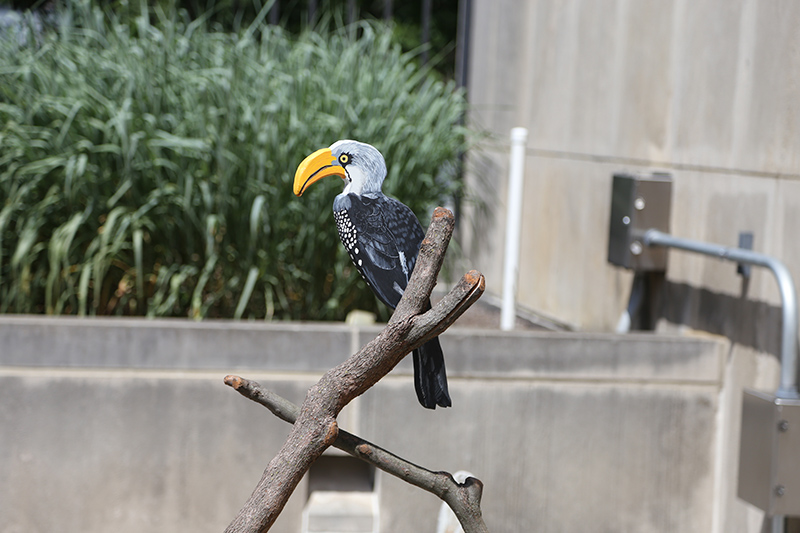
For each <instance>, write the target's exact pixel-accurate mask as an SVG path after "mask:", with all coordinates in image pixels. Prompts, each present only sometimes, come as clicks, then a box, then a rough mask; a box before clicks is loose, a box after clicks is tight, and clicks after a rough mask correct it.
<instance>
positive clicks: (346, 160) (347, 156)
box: [339, 154, 350, 165]
mask: <svg viewBox="0 0 800 533" xmlns="http://www.w3.org/2000/svg"><path fill="white" fill-rule="evenodd" d="M349 162H350V154H342V155H340V156H339V164H340V165H346V164H347V163H349Z"/></svg>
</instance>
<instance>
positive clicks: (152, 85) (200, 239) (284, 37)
mask: <svg viewBox="0 0 800 533" xmlns="http://www.w3.org/2000/svg"><path fill="white" fill-rule="evenodd" d="M72 5H73V7H72V11H71V12H70V16H71V22H66V23H64V24H61V25H59V27H58V29H57V31H56V32H52V34H46V35H45V36H44V37H42V38H37V39H38V40H37V41H36V42H31V43H28V44H27V45H24V46H21V45H20V44H19V43H18V41H17V40H16V39H8V38H6V39H2V38H0V312H18V313H52V314H98V315H100V314H139V315H141V314H146V315H149V316H192V317H198V318H199V317H229V316H236V317H258V318H261V317H266V318H278V319H341V318H342V317H343V316H344V315H345V314H346V313H347V312H348V311H349V310H351V309H353V308H362V309H373V310H379V309H380V306H379V305H377V304H376V300H375V298H374V297H373V296H372V294H371V291H369V289H367V288H366V286H365V285H364V284H363V282H362V281H361V280H360V277H359V276H358V274H357V272H356V271H355V269H354V268H353V267H352V266H351V264H350V261H349V259H348V258H347V255H346V254H345V253H344V251H343V249H342V247H341V245H340V244H339V241H338V237H337V234H336V230H335V224H334V222H333V216H332V212H331V204H332V201H333V197H334V196H335V195H336V194H337V193H338V192H339V191H340V190H341V186H342V184H341V182H340V181H339V180H335V179H333V178H331V179H330V180H329V181H328V180H323V181H322V182H320V183H319V184H316V185H315V186H314V187H312V189H311V190H310V191H309V192H307V193H306V194H304V196H303V197H302V198H295V197H294V196H293V194H292V187H291V184H292V178H293V176H294V171H295V169H296V167H297V165H298V164H299V162H300V161H301V160H302V159H303V157H304V156H305V155H307V154H309V153H310V152H311V151H313V150H315V149H317V148H320V147H324V146H328V145H330V144H331V143H332V142H334V141H336V140H338V139H341V138H352V139H358V140H361V141H365V142H370V143H372V144H374V145H375V146H376V147H377V148H378V149H380V150H381V151H382V152H383V154H384V156H385V157H386V160H387V166H388V168H389V169H390V171H389V176H388V178H387V180H386V187H385V190H386V192H387V193H388V194H391V195H394V196H395V197H397V198H399V199H401V200H402V201H403V202H404V203H406V204H408V205H409V206H410V207H411V208H412V209H414V211H415V212H416V213H417V214H418V216H419V217H420V219H421V221H422V222H423V225H427V222H428V220H429V216H430V211H431V209H432V207H433V206H434V204H437V203H440V202H441V201H443V200H445V199H446V198H448V197H450V196H451V195H452V194H453V193H454V192H455V188H456V187H457V183H458V181H457V180H456V179H455V170H454V169H455V165H454V162H455V161H456V160H457V155H458V153H459V152H460V151H461V150H462V149H463V147H464V134H463V131H462V130H461V129H460V128H458V127H457V126H456V124H457V123H458V120H459V118H460V116H461V114H462V113H463V111H464V109H465V102H464V98H463V95H461V94H460V93H459V92H457V91H456V90H455V89H454V87H453V86H452V85H450V84H446V83H443V82H441V81H439V80H437V79H436V77H434V76H432V75H431V74H430V72H428V71H420V70H418V69H417V67H415V65H414V62H413V58H412V57H411V56H410V55H408V54H404V53H403V52H402V51H401V50H400V49H399V47H398V46H397V45H395V44H394V43H393V42H392V40H391V30H390V28H388V27H386V26H383V25H380V24H377V23H362V24H360V25H358V27H357V28H353V27H351V28H341V29H338V30H335V31H332V32H326V33H324V34H321V33H316V32H312V31H307V32H304V33H302V34H301V35H299V36H294V37H293V36H290V35H288V34H286V33H285V32H283V31H282V30H281V29H279V28H276V27H271V26H264V25H262V22H261V21H262V20H263V15H264V14H265V11H262V13H260V16H259V17H257V18H256V22H255V23H254V25H253V26H251V27H249V28H247V29H245V30H243V31H241V32H239V33H223V32H214V31H211V30H209V29H208V28H207V27H206V26H205V24H204V23H203V21H202V19H198V20H195V21H190V20H189V18H188V17H185V16H183V17H181V16H180V13H179V14H178V15H176V14H175V13H173V14H172V15H170V16H169V17H167V16H166V15H163V12H160V11H159V12H155V13H153V12H149V11H147V10H145V11H146V12H144V13H142V14H140V16H138V17H136V18H135V19H134V23H133V24H131V23H128V22H124V23H123V22H120V21H119V20H116V19H115V18H114V17H113V15H109V14H107V13H103V12H101V11H99V10H98V9H97V8H92V7H90V4H89V3H88V2H77V1H76V2H73V3H72ZM153 18H156V19H158V20H157V21H156V23H152V22H151V21H152V20H153ZM256 29H257V30H258V32H257V33H258V34H257V35H256ZM381 313H383V316H384V317H385V316H386V314H385V311H381Z"/></svg>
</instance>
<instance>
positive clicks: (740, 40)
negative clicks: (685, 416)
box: [460, 0, 800, 532]
mask: <svg viewBox="0 0 800 533" xmlns="http://www.w3.org/2000/svg"><path fill="white" fill-rule="evenodd" d="M797 28H800V2H796V1H794V0H784V1H777V0H775V1H773V0H770V1H768V2H762V1H758V0H692V1H689V0H683V1H678V0H676V1H665V0H616V1H615V0H585V1H579V0H575V1H568V0H538V1H537V0H518V1H510V0H501V1H497V0H474V1H473V13H472V27H471V39H472V40H471V43H472V49H471V54H472V56H471V58H470V72H469V74H470V79H469V97H470V101H471V104H472V106H473V107H472V109H473V110H472V113H471V117H470V118H471V123H472V124H473V125H474V126H478V127H481V128H485V129H487V130H488V131H489V132H490V133H491V134H492V135H491V138H489V139H488V140H486V141H485V142H483V143H481V145H480V147H479V148H477V149H475V150H473V151H472V152H471V153H470V154H469V164H470V175H469V177H468V183H469V185H470V193H471V194H473V195H480V196H481V197H482V199H483V200H485V201H486V202H487V205H486V206H485V209H483V210H478V209H476V208H475V207H474V206H467V207H466V208H465V209H464V212H463V215H462V217H461V221H460V222H461V227H460V230H461V231H462V233H461V238H462V241H463V243H464V247H465V250H466V251H467V255H468V260H469V264H470V266H471V267H474V268H478V269H480V270H481V271H482V272H483V273H484V274H485V275H486V279H487V288H488V291H489V293H490V294H491V293H493V294H494V295H499V294H500V292H501V288H502V282H503V279H502V277H503V272H502V257H503V243H504V235H505V233H504V224H505V202H506V179H507V173H508V163H507V159H508V153H509V141H508V137H509V131H510V129H511V128H512V127H515V126H524V127H526V128H528V130H529V137H528V145H527V159H526V169H525V192H524V199H523V201H524V204H523V205H524V208H523V220H522V224H523V227H522V252H521V264H520V279H519V286H518V301H519V304H520V306H521V307H523V308H525V309H527V310H531V311H534V312H537V313H540V314H542V315H545V316H548V317H552V318H555V319H557V320H559V321H561V322H564V323H566V324H570V325H572V326H574V327H575V328H577V329H582V330H591V331H609V330H613V329H614V326H615V325H616V323H617V320H618V318H619V316H620V313H621V312H622V311H623V310H624V309H625V307H626V305H627V299H628V295H629V291H630V286H631V281H632V275H631V273H630V272H626V271H624V270H622V269H619V268H617V267H613V266H611V265H609V264H608V263H607V261H606V249H607V248H606V247H607V239H608V221H609V212H610V193H611V175H612V173H615V172H620V171H628V172H648V171H652V170H666V171H668V172H670V173H671V174H672V176H673V179H674V183H673V198H672V220H671V233H672V234H673V235H676V236H680V237H687V238H692V239H698V240H702V241H707V242H713V243H720V244H724V245H729V246H736V245H737V242H738V234H739V232H741V231H752V232H753V233H754V239H755V242H754V248H755V250H756V251H759V252H762V253H766V254H769V255H772V256H775V257H777V258H778V259H780V260H781V261H783V262H784V263H785V264H786V265H787V266H788V268H789V270H790V271H791V273H792V275H793V277H794V278H795V281H796V282H800V236H798V230H799V229H800V31H797ZM780 304H781V302H780V297H779V294H778V291H777V285H776V283H775V281H774V279H773V277H772V275H771V274H770V273H769V272H768V271H766V270H763V269H754V271H753V277H752V279H751V280H750V282H749V285H748V286H745V285H744V284H743V282H742V278H741V277H739V276H738V275H737V274H736V267H735V265H733V264H731V263H726V262H722V261H717V260H714V259H711V258H706V257H701V256H697V255H692V254H687V253H684V252H670V254H669V266H668V270H667V284H666V292H665V299H664V302H663V307H661V308H660V317H661V320H660V322H659V329H662V330H678V331H685V332H698V331H704V332H710V333H713V334H719V335H724V336H726V337H728V338H729V339H731V340H733V341H734V344H732V345H731V348H730V350H729V351H728V355H727V357H726V358H725V368H724V372H725V376H726V377H725V380H724V383H725V385H724V386H723V387H722V388H721V390H720V402H721V405H723V406H725V407H724V408H723V409H722V410H721V411H720V415H719V417H718V418H717V420H716V424H717V429H718V431H719V434H720V435H721V440H720V443H719V446H718V450H717V452H718V453H717V456H716V460H717V461H718V463H717V467H718V468H717V471H716V472H717V473H716V475H717V480H716V482H717V484H716V489H715V490H716V491H717V498H716V503H715V515H714V524H713V528H712V530H713V531H725V532H744V531H759V529H760V526H761V524H762V522H761V519H760V514H759V512H758V511H757V510H756V509H755V508H753V507H751V506H748V505H746V504H744V503H743V502H742V501H741V500H739V499H738V498H736V496H735V493H736V478H737V468H738V467H737V458H738V436H739V416H740V401H739V398H740V396H741V388H742V387H743V386H755V387H758V388H762V389H772V388H774V387H775V386H776V383H777V381H776V376H777V372H778V369H779V365H778V362H777V358H776V357H775V356H776V354H777V353H778V346H779V344H778V343H779V340H778V335H779V332H780V322H779V317H780V313H779V309H780Z"/></svg>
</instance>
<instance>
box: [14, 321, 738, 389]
mask: <svg viewBox="0 0 800 533" xmlns="http://www.w3.org/2000/svg"><path fill="white" fill-rule="evenodd" d="M382 327H383V326H367V327H364V326H361V327H359V326H348V325H345V324H338V323H294V322H278V323H264V322H241V321H223V320H217V321H204V322H196V321H192V320H184V319H156V320H147V319H130V318H75V317H41V316H0V366H19V367H88V368H158V369H192V370H198V369H222V370H242V369H250V370H268V371H273V372H277V371H280V372H312V373H319V372H324V371H326V370H328V369H329V368H331V367H333V366H335V365H337V364H339V363H340V362H341V361H343V360H344V359H345V358H347V357H348V356H349V355H350V354H352V353H353V352H355V351H356V350H357V349H358V348H359V347H361V346H363V345H365V344H366V343H368V342H369V341H371V340H372V339H373V338H374V337H375V336H376V335H377V334H378V333H379V332H380V331H381V329H382ZM442 346H443V348H444V351H445V355H446V357H447V369H448V373H449V374H450V375H452V376H453V377H457V376H458V377H471V378H476V377H485V378H506V379H565V378H568V379H573V380H574V379H585V380H627V381H657V382H686V383H702V384H712V383H718V382H719V381H720V379H721V377H722V374H721V373H722V361H723V359H722V357H723V354H722V352H721V348H720V345H719V344H718V343H716V342H714V341H712V340H709V339H700V338H686V337H677V336H657V335H652V334H632V335H625V336H620V335H612V334H584V333H550V332H501V331H498V330H480V329H460V328H457V327H456V328H451V329H450V330H449V331H447V332H446V333H445V334H444V335H443V336H442ZM395 372H396V373H399V374H402V375H407V374H409V373H410V372H411V362H410V361H408V360H405V361H403V363H401V365H400V366H399V367H398V368H397V369H396V370H395Z"/></svg>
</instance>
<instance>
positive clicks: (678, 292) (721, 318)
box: [656, 281, 781, 357]
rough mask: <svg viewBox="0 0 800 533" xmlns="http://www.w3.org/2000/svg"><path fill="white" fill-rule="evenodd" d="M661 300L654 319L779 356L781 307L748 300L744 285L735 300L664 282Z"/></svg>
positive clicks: (703, 290)
mask: <svg viewBox="0 0 800 533" xmlns="http://www.w3.org/2000/svg"><path fill="white" fill-rule="evenodd" d="M660 297H661V305H659V306H658V312H657V313H656V315H657V318H663V319H665V320H667V321H669V322H671V323H673V324H680V325H685V326H688V327H690V328H693V329H697V330H701V331H707V332H709V333H713V334H716V335H723V336H725V337H727V338H728V339H730V340H731V341H732V342H735V343H737V344H741V345H744V346H748V347H750V348H754V349H756V350H758V351H762V352H766V353H769V354H772V355H774V356H776V357H780V334H781V308H780V306H775V305H770V304H768V303H766V302H761V301H754V300H750V299H748V298H747V286H746V285H744V286H743V290H742V295H741V296H739V297H736V296H730V295H727V294H720V293H717V292H713V291H710V290H708V289H704V288H697V287H693V286H691V285H687V284H686V283H675V282H671V281H666V282H665V283H664V284H663V289H662V292H661V295H660Z"/></svg>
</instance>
